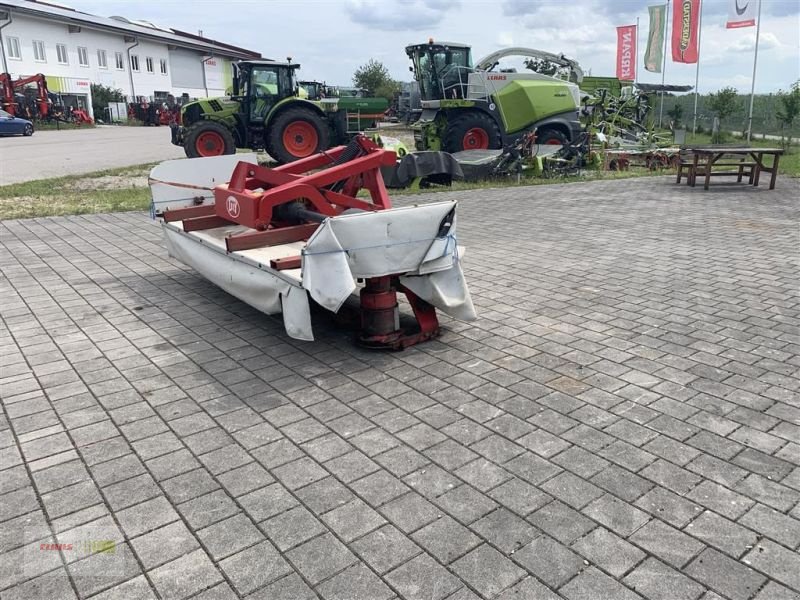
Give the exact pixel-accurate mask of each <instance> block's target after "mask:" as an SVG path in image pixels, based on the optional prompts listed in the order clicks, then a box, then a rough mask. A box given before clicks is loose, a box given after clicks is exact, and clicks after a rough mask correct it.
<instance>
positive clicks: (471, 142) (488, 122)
mask: <svg viewBox="0 0 800 600" xmlns="http://www.w3.org/2000/svg"><path fill="white" fill-rule="evenodd" d="M500 147H501V140H500V130H499V129H498V127H497V123H495V122H494V119H492V118H491V117H490V116H489V115H487V114H484V113H481V112H475V111H470V112H466V113H464V114H459V115H456V116H454V117H453V118H452V119H449V120H448V123H447V129H446V130H445V132H444V137H443V139H442V150H444V151H445V152H451V153H452V152H461V151H462V150H486V149H488V148H500Z"/></svg>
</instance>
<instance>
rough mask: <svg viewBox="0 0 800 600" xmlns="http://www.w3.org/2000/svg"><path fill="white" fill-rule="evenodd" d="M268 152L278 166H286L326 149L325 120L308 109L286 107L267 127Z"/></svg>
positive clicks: (327, 138) (326, 129)
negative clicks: (279, 164) (281, 164)
mask: <svg viewBox="0 0 800 600" xmlns="http://www.w3.org/2000/svg"><path fill="white" fill-rule="evenodd" d="M266 138H267V152H269V154H270V156H272V158H274V159H275V160H277V161H278V162H279V163H289V162H292V161H295V160H298V159H300V158H306V157H307V156H311V155H312V154H317V153H318V152H322V151H323V150H327V149H328V144H329V141H330V134H329V132H328V124H327V123H326V122H325V120H324V119H323V118H322V117H321V116H320V115H318V114H317V113H315V112H314V111H313V110H309V109H308V108H289V109H287V110H285V111H284V112H282V113H280V114H279V115H278V116H276V117H275V118H274V119H273V120H272V122H271V123H270V124H269V126H268V132H267V135H266Z"/></svg>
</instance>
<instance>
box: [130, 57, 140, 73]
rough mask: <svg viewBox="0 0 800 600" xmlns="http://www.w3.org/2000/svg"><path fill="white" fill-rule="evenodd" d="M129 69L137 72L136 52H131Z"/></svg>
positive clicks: (137, 59) (137, 58)
mask: <svg viewBox="0 0 800 600" xmlns="http://www.w3.org/2000/svg"><path fill="white" fill-rule="evenodd" d="M131 71H134V72H136V73H138V72H139V56H138V55H137V54H131Z"/></svg>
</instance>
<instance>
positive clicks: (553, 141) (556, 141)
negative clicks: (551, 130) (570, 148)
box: [544, 138, 564, 146]
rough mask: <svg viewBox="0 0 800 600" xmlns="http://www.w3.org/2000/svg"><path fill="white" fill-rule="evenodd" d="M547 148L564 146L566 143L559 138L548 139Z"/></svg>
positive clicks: (546, 141)
mask: <svg viewBox="0 0 800 600" xmlns="http://www.w3.org/2000/svg"><path fill="white" fill-rule="evenodd" d="M544 145H545V146H563V145H564V143H563V142H562V141H561V140H560V139H558V138H548V139H547V140H545V143H544Z"/></svg>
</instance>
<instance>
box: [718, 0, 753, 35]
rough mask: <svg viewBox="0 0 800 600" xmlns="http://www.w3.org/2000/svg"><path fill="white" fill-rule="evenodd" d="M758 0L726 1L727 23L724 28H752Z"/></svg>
mask: <svg viewBox="0 0 800 600" xmlns="http://www.w3.org/2000/svg"><path fill="white" fill-rule="evenodd" d="M758 2H759V0H728V22H727V23H726V24H725V27H727V28H728V29H738V28H740V27H754V26H755V24H756V10H758Z"/></svg>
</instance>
